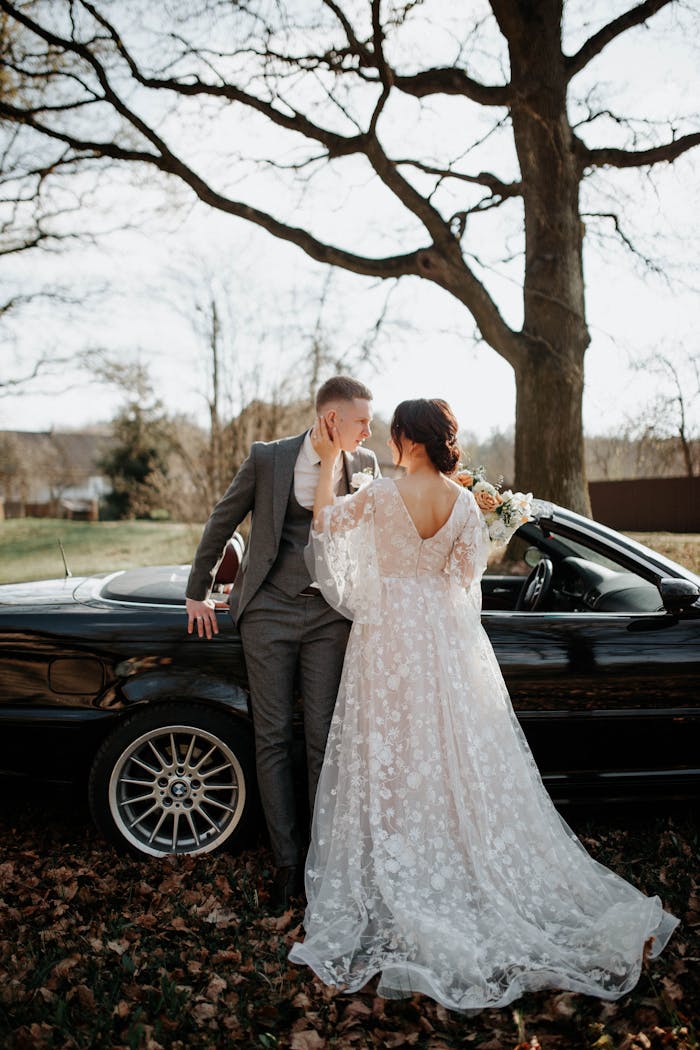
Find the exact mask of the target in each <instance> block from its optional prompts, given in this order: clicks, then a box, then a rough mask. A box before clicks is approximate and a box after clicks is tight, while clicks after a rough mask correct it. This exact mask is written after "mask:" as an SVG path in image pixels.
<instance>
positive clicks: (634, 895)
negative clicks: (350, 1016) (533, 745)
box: [290, 479, 678, 1010]
mask: <svg viewBox="0 0 700 1050" xmlns="http://www.w3.org/2000/svg"><path fill="white" fill-rule="evenodd" d="M487 547H488V536H487V534H486V530H485V526H484V522H483V518H482V517H481V515H480V513H479V511H478V509H477V508H476V505H475V502H474V498H473V496H472V495H471V493H469V492H468V491H466V490H465V491H463V492H462V493H460V495H459V496H458V497H457V501H456V503H455V506H454V508H453V510H452V513H451V515H450V517H449V519H448V520H447V522H446V523H445V524H444V525H443V527H442V528H441V529H440V530H439V531H438V532H437V533H436V534H435V535H434V536H433V537H431V538H430V539H421V537H420V536H419V534H418V532H417V530H416V527H415V525H414V524H413V521H412V519H411V518H410V515H409V514H408V511H407V509H406V507H405V505H404V503H403V501H402V499H401V496H400V493H399V491H398V489H397V487H396V485H395V484H394V482H393V481H391V480H389V479H378V480H377V481H374V482H373V483H372V484H370V485H367V486H364V487H363V488H362V489H360V490H359V491H358V492H357V493H356V494H354V495H352V496H350V497H347V498H346V499H345V500H343V501H342V502H341V503H339V504H337V505H336V506H334V507H331V508H327V510H326V511H325V516H324V519H323V523H322V528H321V529H320V530H319V531H318V532H314V533H313V536H312V548H313V556H314V565H315V569H316V573H317V579H318V581H319V584H320V586H321V587H322V589H323V591H324V594H326V597H328V598H329V600H331V601H332V602H334V603H339V605H340V606H342V607H343V609H344V610H347V611H348V612H350V613H352V614H353V615H354V617H355V622H354V624H353V629H352V632H351V635H350V641H349V644H348V648H347V654H346V659H345V666H344V671H343V678H342V682H341V685H340V692H339V695H338V701H337V705H336V709H335V714H334V717H333V721H332V723H331V729H330V734H329V738H328V746H327V750H326V757H325V762H324V766H323V770H322V773H321V778H320V781H319V787H318V794H317V796H316V805H315V809H314V816H313V825H312V841H311V847H310V851H309V857H308V860H307V869H306V890H307V898H308V907H307V911H306V915H305V920H304V921H305V929H306V939H305V941H304V942H303V944H302V943H300V944H296V945H294V947H293V949H292V952H291V954H290V958H291V959H292V961H294V962H304V963H307V964H308V965H309V966H311V967H312V969H313V970H314V971H315V972H316V973H317V974H318V975H319V977H321V979H322V980H323V981H325V982H326V983H328V984H332V985H340V986H343V987H344V988H345V989H346V990H347V991H356V990H357V989H359V988H361V987H362V986H363V985H364V984H365V983H366V982H367V981H368V980H369V978H370V977H372V976H373V975H374V974H375V973H378V972H381V975H382V976H381V981H380V984H379V988H378V991H379V994H380V995H383V996H385V997H390V998H391V997H401V996H406V995H411V994H413V993H414V992H424V993H426V994H428V995H430V996H432V998H434V999H436V1000H437V1001H438V1002H441V1003H442V1004H444V1005H445V1006H447V1007H450V1008H452V1009H458V1010H469V1009H480V1008H482V1007H485V1006H502V1005H505V1004H506V1003H509V1002H511V1001H512V1000H513V999H515V998H516V997H517V996H519V995H521V994H522V993H523V992H524V991H527V990H534V989H538V988H544V987H556V988H564V989H570V990H573V991H579V992H585V993H587V994H590V995H596V996H600V997H601V998H605V999H616V998H618V997H619V996H621V995H623V994H625V993H626V992H628V991H629V990H630V989H631V988H632V987H633V986H634V985H635V983H636V982H637V980H638V977H639V972H640V967H641V960H642V951H643V946H644V942H645V940H646V938H647V937H649V936H650V935H652V934H653V935H654V936H655V938H656V939H655V941H654V944H653V949H652V954H654V955H656V954H658V952H660V951H661V949H662V948H663V947H664V945H665V944H666V942H667V941H668V938H669V937H670V936H671V933H672V932H673V929H674V928H675V926H676V924H677V921H678V920H677V919H675V918H674V917H673V916H672V915H670V914H668V913H667V912H665V911H664V910H663V909H662V906H661V902H660V900H659V898H658V897H651V898H648V897H646V896H644V894H642V893H641V892H640V891H639V890H637V889H635V888H634V887H633V886H632V885H630V884H629V883H628V882H626V881H625V880H623V879H622V878H620V877H619V876H617V875H615V874H614V873H613V872H612V871H610V870H609V869H608V868H605V867H604V866H602V865H601V864H599V863H597V862H596V861H595V860H593V859H592V858H591V857H590V856H589V855H588V853H586V851H585V849H584V848H583V846H582V845H581V843H580V842H579V840H578V839H577V838H576V836H575V835H574V833H573V831H572V830H571V829H570V828H569V827H568V825H567V824H566V823H565V822H564V821H563V820H562V818H561V817H560V816H559V814H558V813H557V811H556V810H555V809H554V807H553V805H552V803H551V800H550V798H549V795H548V794H547V792H546V790H545V788H544V786H543V784H542V781H541V779H540V776H539V773H538V770H537V767H536V765H535V762H534V759H533V757H532V754H531V752H530V750H529V747H528V745H527V742H526V740H525V737H524V735H523V733H522V730H521V729H520V726H519V723H518V721H517V719H516V717H515V715H514V713H513V710H512V707H511V704H510V699H509V697H508V694H507V691H506V689H505V685H504V683H503V679H502V676H501V673H500V670H499V668H498V664H497V663H496V659H495V656H494V653H493V649H492V648H491V644H490V642H489V640H488V638H487V636H486V634H485V632H484V630H483V628H482V627H481V623H480V620H479V611H480V596H479V580H480V577H481V574H482V572H483V569H484V567H485V563H486V552H487Z"/></svg>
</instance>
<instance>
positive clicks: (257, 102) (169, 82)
mask: <svg viewBox="0 0 700 1050" xmlns="http://www.w3.org/2000/svg"><path fill="white" fill-rule="evenodd" d="M83 6H84V7H85V9H86V10H87V11H89V12H90V14H91V15H92V16H93V18H94V19H95V20H96V21H97V22H98V23H99V24H100V25H101V26H102V28H103V29H105V31H106V32H107V33H108V34H109V36H110V38H111V40H112V42H113V44H114V46H115V48H116V49H117V51H118V53H119V55H120V56H121V57H122V59H123V60H124V62H125V63H126V65H127V66H128V68H129V71H130V73H131V75H132V77H133V78H134V80H135V81H136V82H137V83H139V84H141V85H142V86H143V87H147V88H152V89H154V90H158V89H165V90H169V91H173V92H176V93H177V94H179V95H186V96H190V97H192V96H196V95H208V96H213V97H218V98H225V99H228V100H229V101H231V102H240V103H241V104H243V105H245V106H248V107H249V108H251V109H255V110H257V111H258V112H260V113H262V114H263V115H264V116H266V117H268V118H269V119H270V120H271V121H272V122H273V123H274V124H277V125H278V127H283V128H286V129H287V130H288V131H296V132H298V133H299V134H301V135H304V136H305V137H306V138H311V139H314V140H315V141H316V142H321V143H322V144H323V145H324V146H325V147H326V148H327V150H328V154H329V156H330V157H340V156H347V155H349V154H352V153H357V152H361V150H362V144H363V143H362V136H359V135H355V136H350V137H347V136H344V135H339V134H337V133H334V132H330V131H328V130H327V129H325V128H321V127H319V126H318V125H317V124H314V123H313V121H311V120H309V119H308V118H307V117H305V116H304V115H303V114H302V113H299V112H297V111H296V110H294V111H293V115H292V116H289V115H288V114H286V113H283V112H282V111H281V110H279V109H276V108H275V106H273V105H272V104H271V103H269V102H265V101H264V100H263V99H260V98H258V97H257V96H255V95H250V94H249V93H248V92H246V91H242V90H241V89H239V88H236V87H234V86H233V85H231V84H207V83H205V82H204V81H201V80H199V78H194V79H193V80H191V81H189V82H183V81H180V80H174V79H172V78H167V79H163V78H159V77H147V76H145V75H144V74H143V73H142V72H141V70H140V69H139V67H138V64H137V63H136V62H135V60H134V58H133V56H132V55H131V54H130V52H129V51H128V49H127V48H126V46H125V44H124V43H123V41H122V39H121V37H120V36H119V33H118V32H117V31H116V29H115V28H114V26H113V25H112V24H111V23H110V22H109V21H108V20H107V19H106V18H105V17H104V15H101V14H100V13H99V12H98V11H97V10H96V8H95V7H94V6H93V5H92V4H91V3H89V2H88V0H83ZM0 10H2V11H5V12H7V13H8V14H10V15H12V17H13V18H15V19H16V20H17V21H18V22H20V23H21V24H22V25H23V26H24V27H25V28H26V29H29V30H30V32H33V33H35V34H36V35H37V36H39V37H40V38H41V39H42V40H44V41H45V42H46V43H47V44H49V45H50V46H51V47H55V48H58V49H59V50H64V51H68V52H72V53H73V54H75V55H77V56H78V57H80V58H82V59H83V60H84V61H85V62H87V63H88V64H89V65H90V66H91V67H92V69H93V70H94V72H95V74H96V76H97V78H98V81H99V82H100V85H101V86H102V89H103V91H105V94H106V96H107V97H108V99H109V101H110V102H112V104H113V105H115V108H117V109H118V112H121V113H122V115H123V116H126V117H127V119H128V120H129V121H130V123H132V124H133V125H134V127H137V128H138V130H139V131H141V133H142V134H144V135H145V136H146V137H147V138H151V136H150V135H148V134H147V132H146V131H145V130H144V128H145V125H144V124H143V123H142V122H141V121H140V120H139V118H138V117H137V116H136V115H135V114H134V113H133V112H132V111H129V110H127V109H126V107H125V105H124V103H123V102H122V101H121V99H119V98H118V96H117V95H116V93H115V92H114V91H113V90H112V88H111V86H110V84H109V80H108V78H107V75H106V72H105V69H104V66H103V65H102V64H101V62H100V61H99V60H98V59H97V58H96V57H95V55H93V53H92V52H91V51H90V49H89V48H88V47H86V46H85V45H83V44H80V43H78V42H77V41H74V40H68V39H65V38H63V37H60V36H57V35H56V34H55V33H52V32H51V31H50V30H48V29H46V28H45V27H44V26H42V25H40V23H38V22H36V21H35V20H34V19H32V18H30V17H29V16H28V15H26V14H24V13H23V12H21V11H18V10H17V8H16V6H15V5H14V4H12V3H10V2H9V0H0ZM115 100H116V101H115ZM117 102H119V106H120V107H122V108H118V107H117V104H116V103H117ZM290 108H291V107H290ZM152 134H153V133H151V135H152ZM151 141H154V140H153V139H152V138H151ZM154 144H155V142H154Z"/></svg>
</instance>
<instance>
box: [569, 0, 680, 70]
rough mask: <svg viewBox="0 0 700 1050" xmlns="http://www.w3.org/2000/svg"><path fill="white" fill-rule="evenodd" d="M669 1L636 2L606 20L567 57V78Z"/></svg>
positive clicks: (669, 1) (648, 0)
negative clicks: (622, 12)
mask: <svg viewBox="0 0 700 1050" xmlns="http://www.w3.org/2000/svg"><path fill="white" fill-rule="evenodd" d="M671 2H672V0H645V2H644V3H643V4H637V6H636V7H632V8H630V10H629V11H625V13H624V14H622V15H620V16H619V17H618V18H614V19H613V20H612V22H608V24H607V25H606V26H603V28H602V29H599V30H598V32H597V33H594V34H593V36H592V37H589V38H588V40H587V41H586V42H585V44H583V45H582V46H581V47H580V48H579V49H578V51H577V52H576V54H575V55H571V56H569V57H568V58H567V60H566V69H567V73H568V75H569V79H571V78H572V77H574V76H576V74H577V73H580V72H581V70H582V69H584V68H585V67H586V66H587V65H588V63H589V62H590V61H591V60H592V59H593V58H595V56H596V55H599V54H600V52H601V51H602V50H603V48H604V47H607V45H608V44H609V43H611V42H612V41H613V40H615V39H616V38H617V37H618V36H620V35H621V34H622V33H624V32H626V30H628V29H631V28H632V27H633V26H638V25H642V24H643V23H644V22H646V20H647V18H651V16H652V15H655V14H656V12H657V11H660V10H661V8H662V7H666V6H667V5H668V4H670V3H671Z"/></svg>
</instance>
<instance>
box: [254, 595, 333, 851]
mask: <svg viewBox="0 0 700 1050" xmlns="http://www.w3.org/2000/svg"><path fill="white" fill-rule="evenodd" d="M238 630H239V632H240V635H241V639H242V642H243V651H244V653H245V659H246V667H247V670H248V683H249V685H250V697H251V706H252V709H253V725H254V728H255V757H256V765H257V774H258V787H259V789H260V797H261V800H262V804H263V810H264V812H265V819H266V821H267V827H268V831H269V834H270V844H271V846H272V852H273V855H274V858H275V863H276V865H277V866H278V867H282V866H286V865H290V864H299V863H300V861H301V850H302V846H303V843H302V835H301V829H300V828H299V821H298V817H297V812H296V804H295V800H294V777H293V769H292V716H293V710H294V692H295V690H294V686H295V682H296V681H297V675H298V681H299V686H300V691H301V695H302V698H303V705H304V738H305V743H306V763H307V769H308V791H309V805H310V807H311V810H312V811H313V804H314V799H315V797H316V786H317V784H318V778H319V774H320V772H321V767H322V765H323V756H324V753H325V749H326V740H327V737H328V729H329V726H330V722H331V717H332V715H333V708H334V707H335V701H336V697H337V695H338V686H339V684H340V676H341V673H342V669H343V658H344V656H345V647H346V645H347V640H348V635H349V633H350V622H349V621H348V620H346V619H345V617H343V616H341V615H340V613H337V612H336V611H335V610H334V609H332V608H331V607H330V606H329V605H328V603H327V602H326V601H325V600H324V599H323V598H322V597H321V596H320V594H319V596H318V597H316V596H308V597H307V596H305V595H298V596H297V597H295V598H290V597H289V595H287V594H285V593H284V592H283V591H280V590H279V589H278V588H277V587H274V586H272V584H265V585H263V587H262V588H261V589H260V590H259V591H258V593H257V594H256V595H255V596H254V598H253V599H252V601H251V602H250V604H249V605H248V606H247V607H246V609H245V611H244V612H243V615H242V616H241V618H240V620H239V621H238Z"/></svg>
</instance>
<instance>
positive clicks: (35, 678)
mask: <svg viewBox="0 0 700 1050" xmlns="http://www.w3.org/2000/svg"><path fill="white" fill-rule="evenodd" d="M187 574H188V567H187V566H183V565H180V566H158V567H156V568H141V569H131V570H127V571H122V572H114V573H111V574H109V575H101V576H95V577H90V578H85V579H80V580H76V579H72V578H67V579H63V580H54V581H46V582H40V583H26V584H16V585H8V586H3V587H0V729H1V733H2V748H1V749H0V774H2V775H4V776H11V777H14V778H16V784H17V785H18V790H21V787H19V785H20V784H21V782H22V781H21V778H25V777H31V778H34V779H39V778H40V779H43V780H46V781H73V782H79V783H80V782H82V783H84V784H86V785H87V789H88V794H89V800H90V806H91V810H92V814H93V817H94V819H95V821H96V823H97V824H98V826H99V827H100V828H101V829H102V831H103V832H104V834H105V835H106V836H107V837H108V838H109V839H111V841H112V842H114V843H115V844H117V845H122V846H128V847H130V848H131V849H133V850H135V851H136V852H138V853H141V854H151V855H162V854H166V853H186V852H187V853H200V852H206V851H209V850H213V849H215V848H217V847H219V846H222V845H223V844H224V843H225V842H227V841H228V842H229V844H231V843H233V842H234V841H235V840H236V839H239V838H241V837H242V836H243V835H244V834H245V833H246V830H250V825H251V823H253V824H255V823H257V822H258V821H259V810H258V809H257V807H256V804H255V796H256V790H255V772H254V768H255V767H254V760H253V736H252V728H251V719H250V713H249V708H248V694H247V691H246V672H245V662H244V659H243V653H242V650H241V643H240V639H239V637H238V634H237V633H236V630H235V628H234V626H233V624H232V622H231V620H230V617H229V615H228V612H227V611H226V609H225V608H222V609H221V612H220V633H219V634H218V636H217V637H216V638H214V639H213V640H212V641H204V640H199V639H197V638H196V637H191V636H188V635H187V633H186V620H185V615H184V607H183V606H184V588H185V582H186V579H187ZM482 593H483V610H484V611H483V623H484V626H485V628H486V630H487V632H488V634H489V636H490V638H491V641H492V643H493V645H494V648H495V651H496V655H497V657H498V661H499V663H500V665H501V668H502V670H503V674H504V676H505V678H506V682H507V685H508V688H509V690H510V694H511V697H512V700H513V705H514V707H515V709H516V712H517V715H518V718H519V719H520V722H521V724H522V727H523V729H524V731H525V733H526V735H527V738H528V740H529V742H530V746H531V747H532V749H533V751H534V754H535V758H536V759H537V762H538V764H539V767H540V769H541V771H542V774H543V777H544V781H545V784H546V785H547V788H548V789H549V791H550V793H551V795H552V798H553V799H554V801H555V802H556V803H558V804H561V803H567V802H573V801H585V802H591V801H596V800H600V801H606V802H607V801H610V800H625V801H626V800H638V799H644V798H650V799H697V798H698V797H700V579H699V578H698V577H697V576H695V575H694V574H693V573H691V572H689V571H688V570H686V569H684V568H682V567H681V566H680V565H677V564H675V563H674V562H672V561H669V560H668V559H666V558H663V557H662V556H661V555H658V554H656V553H654V552H653V551H651V550H648V549H647V548H645V547H643V546H641V545H639V544H637V543H635V542H634V541H632V540H630V539H627V538H626V537H624V536H622V535H620V534H618V533H616V532H614V531H612V530H611V529H608V528H605V527H604V526H602V525H598V524H596V523H595V522H592V521H590V520H588V519H586V518H583V517H581V516H579V515H577V514H574V513H572V512H570V511H567V510H564V509H562V508H560V507H556V506H552V505H551V504H540V505H539V506H538V520H537V521H532V522H529V523H528V524H527V525H524V526H522V527H521V528H520V529H519V531H518V532H517V533H516V535H515V536H514V537H513V539H512V540H511V543H510V545H509V548H508V550H507V552H506V555H505V557H504V558H503V560H502V562H501V564H500V565H499V566H497V567H496V569H495V571H493V569H492V571H491V572H490V573H489V574H487V575H486V576H485V577H484V579H483V582H482ZM302 707H303V699H301V698H300V711H301V708H302Z"/></svg>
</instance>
